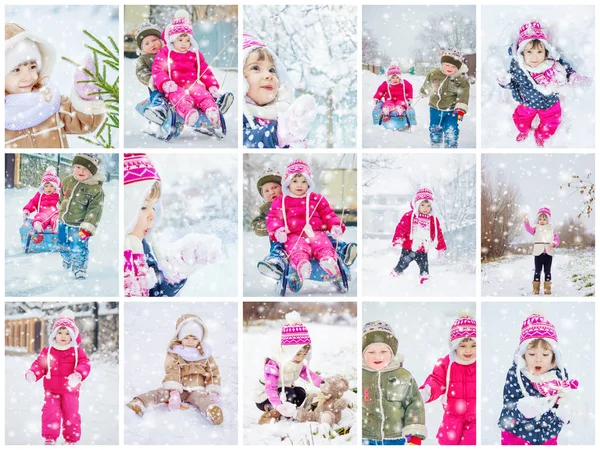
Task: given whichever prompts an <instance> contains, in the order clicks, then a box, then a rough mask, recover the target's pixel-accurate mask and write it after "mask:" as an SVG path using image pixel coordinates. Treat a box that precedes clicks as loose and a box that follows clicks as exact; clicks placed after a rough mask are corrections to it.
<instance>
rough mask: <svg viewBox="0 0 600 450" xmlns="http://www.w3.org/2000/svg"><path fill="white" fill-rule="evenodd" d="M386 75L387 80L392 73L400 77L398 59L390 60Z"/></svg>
mask: <svg viewBox="0 0 600 450" xmlns="http://www.w3.org/2000/svg"><path fill="white" fill-rule="evenodd" d="M386 75H387V78H388V80H389V79H390V78H392V75H397V76H398V77H402V72H401V71H400V66H399V65H398V61H392V62H391V63H390V67H388V69H387V71H386Z"/></svg>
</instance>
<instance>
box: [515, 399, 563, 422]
mask: <svg viewBox="0 0 600 450" xmlns="http://www.w3.org/2000/svg"><path fill="white" fill-rule="evenodd" d="M555 401H556V397H531V396H528V397H523V398H522V399H520V400H519V401H518V402H517V409H518V410H519V411H521V414H523V416H524V417H525V418H526V419H532V418H533V417H538V416H541V415H542V414H544V413H545V412H546V411H548V410H549V409H550V408H552V406H553V405H554V402H555Z"/></svg>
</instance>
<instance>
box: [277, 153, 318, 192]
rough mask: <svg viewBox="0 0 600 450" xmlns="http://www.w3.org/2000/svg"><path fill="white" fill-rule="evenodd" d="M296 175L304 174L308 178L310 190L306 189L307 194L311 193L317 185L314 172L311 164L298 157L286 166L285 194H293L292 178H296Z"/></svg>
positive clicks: (284, 178) (284, 177)
mask: <svg viewBox="0 0 600 450" xmlns="http://www.w3.org/2000/svg"><path fill="white" fill-rule="evenodd" d="M295 175H303V176H304V178H306V181H307V182H308V190H307V191H306V194H307V195H308V194H310V193H311V192H312V191H313V189H314V187H315V183H314V182H313V179H312V173H311V171H310V167H309V165H308V164H306V163H305V162H304V161H302V160H301V159H296V160H295V161H292V162H291V163H289V164H288V166H287V167H286V169H285V174H284V176H283V184H282V188H283V193H284V194H285V195H291V194H292V192H291V191H290V183H291V182H292V178H294V176H295Z"/></svg>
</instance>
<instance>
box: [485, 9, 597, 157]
mask: <svg viewBox="0 0 600 450" xmlns="http://www.w3.org/2000/svg"><path fill="white" fill-rule="evenodd" d="M508 54H509V55H510V56H511V58H512V59H511V62H510V68H509V69H508V72H504V73H501V74H500V75H498V77H497V80H498V84H499V85H500V87H502V88H504V89H510V90H511V92H512V96H513V98H514V99H515V101H516V102H517V103H518V104H519V105H518V106H517V108H516V109H515V112H514V113H513V121H514V123H515V125H516V127H517V130H518V131H519V134H517V138H516V139H517V142H521V141H524V140H525V139H527V137H528V136H529V133H530V132H531V130H532V126H531V125H532V122H533V119H535V117H536V116H539V118H540V124H539V125H538V127H537V128H536V129H535V132H534V137H535V143H536V144H537V145H538V146H539V147H543V146H544V143H545V142H546V141H547V140H548V139H549V138H550V137H552V136H553V135H554V133H556V129H557V128H558V126H559V125H560V122H561V120H562V108H561V105H560V99H559V96H558V91H559V88H560V87H561V86H564V85H566V84H570V85H572V86H587V85H589V84H590V83H591V80H590V79H589V78H587V77H584V76H582V75H579V74H578V73H577V72H575V69H573V67H572V66H571V65H570V64H569V63H568V62H567V61H566V60H564V59H563V58H562V57H561V56H560V54H559V53H558V51H556V49H555V48H554V47H553V46H552V44H550V41H549V39H548V33H547V32H546V30H545V29H544V28H542V25H541V24H540V23H539V22H536V21H533V22H528V23H526V24H524V25H523V26H522V27H521V28H520V29H519V36H518V38H517V42H516V43H515V45H514V46H512V47H510V48H509V49H508Z"/></svg>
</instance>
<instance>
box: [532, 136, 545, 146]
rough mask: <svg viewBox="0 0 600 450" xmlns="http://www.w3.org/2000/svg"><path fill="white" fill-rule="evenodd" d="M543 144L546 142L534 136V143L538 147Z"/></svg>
mask: <svg viewBox="0 0 600 450" xmlns="http://www.w3.org/2000/svg"><path fill="white" fill-rule="evenodd" d="M545 142H546V140H545V139H544V138H543V137H541V136H540V135H539V134H536V135H535V143H536V144H537V146H538V147H543V146H544V143H545Z"/></svg>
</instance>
